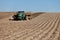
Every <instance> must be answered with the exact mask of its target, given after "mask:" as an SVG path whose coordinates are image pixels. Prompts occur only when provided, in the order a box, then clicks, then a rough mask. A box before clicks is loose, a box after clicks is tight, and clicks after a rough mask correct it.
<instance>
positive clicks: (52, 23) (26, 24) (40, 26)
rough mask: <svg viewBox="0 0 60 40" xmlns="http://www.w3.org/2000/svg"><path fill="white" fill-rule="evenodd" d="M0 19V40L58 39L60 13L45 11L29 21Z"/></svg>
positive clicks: (59, 38) (59, 33)
mask: <svg viewBox="0 0 60 40" xmlns="http://www.w3.org/2000/svg"><path fill="white" fill-rule="evenodd" d="M9 18H10V17H7V18H4V19H2V20H0V40H60V14H59V13H50V14H49V13H45V14H42V15H39V16H37V17H35V18H34V19H32V20H29V21H9Z"/></svg>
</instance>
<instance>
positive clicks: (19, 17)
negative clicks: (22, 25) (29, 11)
mask: <svg viewBox="0 0 60 40" xmlns="http://www.w3.org/2000/svg"><path fill="white" fill-rule="evenodd" d="M13 19H14V20H26V15H25V14H24V11H18V12H17V14H16V15H14V16H13Z"/></svg>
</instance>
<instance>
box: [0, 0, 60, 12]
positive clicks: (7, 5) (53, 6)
mask: <svg viewBox="0 0 60 40" xmlns="http://www.w3.org/2000/svg"><path fill="white" fill-rule="evenodd" d="M19 10H20V11H21V10H24V11H40V12H41V11H43V12H60V0H0V12H6V11H19Z"/></svg>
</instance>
